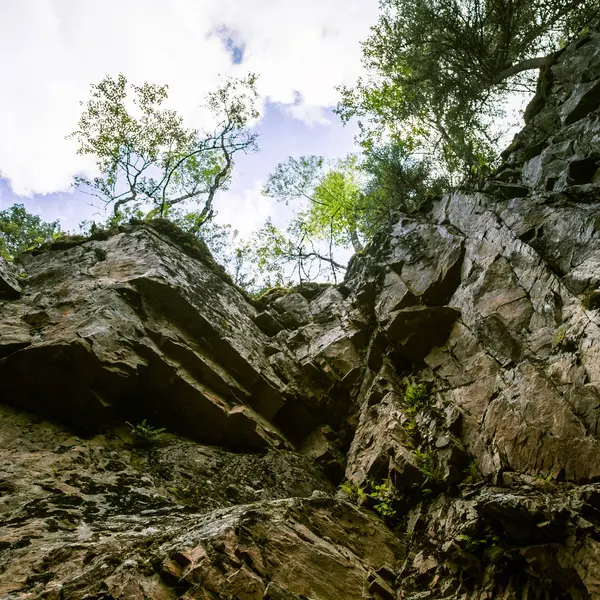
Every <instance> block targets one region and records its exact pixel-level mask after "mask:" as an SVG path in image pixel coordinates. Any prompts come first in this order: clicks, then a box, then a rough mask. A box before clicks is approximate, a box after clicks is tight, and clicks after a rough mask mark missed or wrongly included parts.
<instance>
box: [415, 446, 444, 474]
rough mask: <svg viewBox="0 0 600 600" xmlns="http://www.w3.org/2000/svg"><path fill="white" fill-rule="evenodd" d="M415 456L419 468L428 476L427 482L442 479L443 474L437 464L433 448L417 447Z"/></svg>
mask: <svg viewBox="0 0 600 600" xmlns="http://www.w3.org/2000/svg"><path fill="white" fill-rule="evenodd" d="M413 456H414V458H415V463H416V466H417V468H418V469H419V470H420V471H421V473H423V475H425V477H426V478H427V479H426V480H425V483H427V482H428V481H433V482H435V483H437V482H439V481H441V479H442V475H441V473H440V468H439V466H438V464H437V460H436V456H435V452H434V451H433V450H432V449H429V450H421V449H420V448H417V449H416V450H415V451H414V452H413Z"/></svg>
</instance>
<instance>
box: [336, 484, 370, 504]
mask: <svg viewBox="0 0 600 600" xmlns="http://www.w3.org/2000/svg"><path fill="white" fill-rule="evenodd" d="M340 487H341V488H342V490H343V491H344V492H346V494H348V496H349V497H350V499H351V500H352V501H354V502H357V503H360V504H362V503H363V502H364V501H365V500H366V499H367V493H366V492H365V490H364V489H363V488H362V487H361V486H360V485H358V484H357V483H352V482H351V481H344V483H342V485H341V486H340Z"/></svg>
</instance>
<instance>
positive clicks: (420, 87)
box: [337, 0, 599, 172]
mask: <svg viewBox="0 0 600 600" xmlns="http://www.w3.org/2000/svg"><path fill="white" fill-rule="evenodd" d="M380 5H381V13H380V17H379V21H378V23H377V24H376V25H375V26H374V27H373V28H372V32H371V35H370V37H369V38H368V39H367V40H366V41H365V42H364V43H363V62H364V66H365V68H366V72H367V74H366V76H365V77H363V78H362V79H359V81H358V82H357V84H356V86H355V87H353V88H352V87H346V88H342V89H341V93H342V100H341V102H340V104H339V106H338V109H337V110H338V113H339V114H340V116H341V117H342V119H344V120H346V121H347V120H349V119H350V118H351V117H358V118H359V119H360V125H361V127H362V132H363V140H365V139H366V140H369V139H373V138H377V136H378V135H379V134H380V133H381V132H382V131H384V132H386V133H387V134H390V135H392V136H396V137H399V138H401V139H403V140H406V141H409V142H410V143H412V144H414V145H415V149H416V150H420V151H426V152H429V153H431V154H434V155H436V156H437V157H438V159H439V160H441V162H442V163H443V164H444V167H445V168H446V170H447V171H449V172H456V171H461V170H462V171H463V172H464V171H465V170H467V171H468V170H469V169H478V168H479V167H480V166H481V165H482V164H485V163H488V162H490V161H491V160H493V157H494V155H495V153H494V150H495V144H496V142H497V140H498V137H499V135H500V134H494V133H493V132H492V131H491V129H490V125H491V123H492V121H493V120H494V119H495V118H496V119H497V118H498V117H499V116H501V109H500V108H499V107H500V106H501V103H502V102H501V100H502V98H503V97H504V96H505V95H506V94H507V92H510V91H515V90H523V89H530V87H531V85H532V83H533V78H532V70H533V69H538V68H540V67H542V66H543V65H544V64H545V62H546V60H547V57H548V56H549V55H551V54H552V53H553V52H555V51H556V50H557V49H558V48H559V47H560V46H561V44H564V43H565V41H566V40H568V39H569V38H570V37H572V36H573V35H575V34H576V33H577V32H578V31H580V30H581V29H582V28H583V27H584V26H585V25H586V24H588V23H589V22H590V20H592V19H594V18H597V17H598V14H599V11H598V6H599V2H598V0H381V2H380Z"/></svg>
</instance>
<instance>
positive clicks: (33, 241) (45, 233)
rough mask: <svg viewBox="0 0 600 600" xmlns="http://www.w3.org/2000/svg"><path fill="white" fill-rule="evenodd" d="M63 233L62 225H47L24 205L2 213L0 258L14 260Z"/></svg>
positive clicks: (16, 205)
mask: <svg viewBox="0 0 600 600" xmlns="http://www.w3.org/2000/svg"><path fill="white" fill-rule="evenodd" d="M60 233H61V230H60V223H59V222H58V221H53V222H52V223H47V222H46V221H43V220H42V219H41V218H40V217H38V216H37V215H34V214H31V213H30V212H28V211H27V210H26V209H25V207H24V206H23V205H22V204H14V205H13V206H11V207H10V208H7V209H5V210H2V211H0V256H2V257H3V258H5V259H7V260H12V259H13V258H14V257H15V256H17V255H18V254H19V253H21V252H24V251H25V250H28V249H30V248H35V247H36V246H39V245H41V244H43V243H45V242H49V241H50V240H52V239H53V238H55V237H56V236H57V235H59V234H60Z"/></svg>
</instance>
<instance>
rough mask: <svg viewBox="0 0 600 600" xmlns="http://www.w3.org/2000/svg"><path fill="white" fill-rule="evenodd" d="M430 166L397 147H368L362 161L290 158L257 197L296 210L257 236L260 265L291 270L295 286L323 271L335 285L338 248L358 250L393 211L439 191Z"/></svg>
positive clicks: (394, 214) (414, 207) (387, 221)
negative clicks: (291, 216) (282, 227)
mask: <svg viewBox="0 0 600 600" xmlns="http://www.w3.org/2000/svg"><path fill="white" fill-rule="evenodd" d="M442 187H443V186H442V185H441V182H440V181H439V180H438V179H435V178H434V177H432V175H431V168H430V164H429V161H428V160H426V159H420V158H418V157H416V156H414V155H413V154H411V152H410V148H408V147H407V146H405V145H403V144H401V143H388V144H384V145H379V146H373V147H370V148H369V149H368V151H367V152H365V153H364V155H363V156H360V155H357V154H350V155H348V156H347V157H346V158H344V159H341V160H336V161H327V160H325V159H324V158H323V157H322V156H302V157H299V158H294V157H288V158H287V159H286V160H285V161H283V162H281V163H279V165H277V167H276V168H275V170H274V171H273V172H272V173H271V175H270V176H269V178H268V181H267V184H266V186H265V188H264V190H263V193H264V194H265V195H267V196H270V197H273V198H275V199H276V200H278V201H280V202H285V203H286V204H289V203H297V204H299V205H300V206H301V207H302V209H301V210H300V211H299V212H298V213H297V214H296V216H295V217H294V219H293V220H292V221H291V223H290V226H289V227H288V228H287V230H286V231H285V232H282V231H280V230H279V229H277V228H276V227H275V226H274V225H273V224H272V223H268V224H267V226H266V227H265V228H264V229H263V230H262V231H261V235H262V241H263V242H266V241H267V240H270V242H268V243H263V244H261V243H258V244H256V247H257V248H263V250H262V256H261V261H262V263H264V264H265V265H271V266H272V267H273V268H274V269H275V270H277V269H276V267H275V265H282V264H285V263H288V264H294V265H295V266H294V269H293V270H294V272H295V273H296V276H297V277H299V278H300V279H301V280H302V279H304V280H306V279H310V278H311V277H312V276H311V273H312V274H315V273H316V274H318V275H323V272H324V270H326V269H328V270H330V272H331V275H332V276H333V279H335V277H336V274H337V273H338V272H339V271H340V270H343V269H344V267H343V265H341V264H340V263H339V262H337V261H336V260H335V259H334V251H335V250H336V249H338V248H339V247H350V246H351V247H352V249H353V250H354V251H355V252H360V251H361V250H363V247H364V245H365V244H366V243H368V242H369V241H370V240H371V239H373V237H374V236H375V235H376V234H377V233H378V232H379V231H381V230H383V229H385V228H386V227H388V226H390V225H391V224H392V223H393V222H394V220H395V219H396V218H397V215H398V212H399V211H405V212H412V211H415V210H417V209H418V208H419V207H420V205H421V203H422V202H424V201H425V200H426V199H427V197H428V196H429V195H430V194H432V193H434V194H435V193H438V192H440V191H441V189H442Z"/></svg>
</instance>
